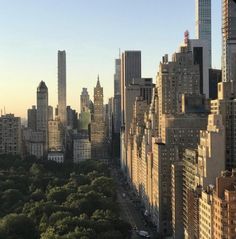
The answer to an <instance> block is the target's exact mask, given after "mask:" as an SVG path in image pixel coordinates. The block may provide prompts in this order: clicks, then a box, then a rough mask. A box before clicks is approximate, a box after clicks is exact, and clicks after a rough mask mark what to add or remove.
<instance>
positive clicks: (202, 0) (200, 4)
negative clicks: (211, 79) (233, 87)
mask: <svg viewBox="0 0 236 239" xmlns="http://www.w3.org/2000/svg"><path fill="white" fill-rule="evenodd" d="M195 4H196V6H195V11H196V15H195V17H196V38H197V39H201V40H206V41H207V43H208V47H209V48H208V50H209V59H208V60H209V68H210V67H211V0H195Z"/></svg>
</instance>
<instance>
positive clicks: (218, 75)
mask: <svg viewBox="0 0 236 239" xmlns="http://www.w3.org/2000/svg"><path fill="white" fill-rule="evenodd" d="M221 81H222V71H221V70H219V69H209V98H210V99H211V100H215V99H217V85H218V83H220V82H221Z"/></svg>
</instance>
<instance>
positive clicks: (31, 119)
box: [27, 105, 37, 131]
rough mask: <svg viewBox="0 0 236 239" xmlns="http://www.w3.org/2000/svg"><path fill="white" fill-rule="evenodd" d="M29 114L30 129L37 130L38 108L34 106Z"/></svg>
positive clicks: (29, 110)
mask: <svg viewBox="0 0 236 239" xmlns="http://www.w3.org/2000/svg"><path fill="white" fill-rule="evenodd" d="M27 114H28V118H27V120H28V128H30V129H32V130H34V131H35V130H36V128H37V127H36V121H37V110H36V106H35V105H33V106H32V109H28V111H27Z"/></svg>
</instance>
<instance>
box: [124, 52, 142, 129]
mask: <svg viewBox="0 0 236 239" xmlns="http://www.w3.org/2000/svg"><path fill="white" fill-rule="evenodd" d="M140 78H141V51H125V52H124V53H122V58H121V117H122V119H121V125H122V126H124V125H125V119H124V111H125V108H126V105H125V88H126V87H127V86H128V85H129V84H131V83H132V80H133V79H140Z"/></svg>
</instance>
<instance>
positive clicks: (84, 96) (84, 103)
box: [80, 88, 90, 113]
mask: <svg viewBox="0 0 236 239" xmlns="http://www.w3.org/2000/svg"><path fill="white" fill-rule="evenodd" d="M89 104H90V98H89V94H88V90H87V88H83V90H82V93H81V95H80V113H82V112H87V111H89Z"/></svg>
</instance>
